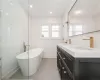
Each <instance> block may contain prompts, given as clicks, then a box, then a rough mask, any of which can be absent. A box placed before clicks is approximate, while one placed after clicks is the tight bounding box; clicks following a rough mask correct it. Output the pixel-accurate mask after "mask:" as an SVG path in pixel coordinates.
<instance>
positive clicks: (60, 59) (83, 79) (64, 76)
mask: <svg viewBox="0 0 100 80" xmlns="http://www.w3.org/2000/svg"><path fill="white" fill-rule="evenodd" d="M57 67H58V70H59V74H60V77H61V80H100V59H99V58H74V57H73V56H71V55H70V54H69V53H68V52H66V51H65V50H63V49H62V48H61V47H59V46H57Z"/></svg>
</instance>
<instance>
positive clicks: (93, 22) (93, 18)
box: [68, 0, 100, 36]
mask: <svg viewBox="0 0 100 80" xmlns="http://www.w3.org/2000/svg"><path fill="white" fill-rule="evenodd" d="M68 22H69V36H74V35H79V34H84V33H89V32H94V31H98V30H100V27H99V26H100V0H92V1H91V0H77V1H76V3H75V5H74V6H73V8H72V9H71V10H70V12H69V21H68Z"/></svg>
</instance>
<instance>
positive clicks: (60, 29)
mask: <svg viewBox="0 0 100 80" xmlns="http://www.w3.org/2000/svg"><path fill="white" fill-rule="evenodd" d="M53 25H54V26H59V37H52V26H53ZM62 28H63V27H62V25H61V24H51V39H62V35H61V33H62Z"/></svg>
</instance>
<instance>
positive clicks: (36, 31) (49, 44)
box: [31, 18, 63, 58]
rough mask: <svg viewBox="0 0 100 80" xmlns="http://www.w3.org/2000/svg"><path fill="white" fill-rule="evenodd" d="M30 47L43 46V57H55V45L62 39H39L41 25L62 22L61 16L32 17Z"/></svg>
mask: <svg viewBox="0 0 100 80" xmlns="http://www.w3.org/2000/svg"><path fill="white" fill-rule="evenodd" d="M31 23H32V47H33V48H36V47H41V48H44V58H56V54H57V53H56V46H57V44H59V43H60V42H63V40H62V39H55V40H54V39H41V38H40V35H41V26H42V25H50V24H55V23H57V24H62V19H61V18H33V19H32V22H31Z"/></svg>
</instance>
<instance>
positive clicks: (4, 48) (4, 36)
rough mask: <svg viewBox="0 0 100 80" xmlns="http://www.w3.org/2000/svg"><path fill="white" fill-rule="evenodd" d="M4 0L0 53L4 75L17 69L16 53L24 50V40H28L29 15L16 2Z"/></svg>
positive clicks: (0, 27) (0, 30) (0, 31)
mask: <svg viewBox="0 0 100 80" xmlns="http://www.w3.org/2000/svg"><path fill="white" fill-rule="evenodd" d="M12 3H13V5H11V4H10V2H9V0H2V3H1V4H2V9H3V12H2V15H1V26H0V53H1V54H2V75H3V76H6V75H7V74H8V73H9V72H10V71H12V70H14V69H16V67H17V66H18V65H17V60H16V55H17V54H19V53H21V52H23V42H27V39H28V37H27V30H28V29H27V28H28V17H27V15H26V13H25V12H24V10H23V9H22V8H21V6H20V5H19V4H18V3H17V2H16V0H14V1H12Z"/></svg>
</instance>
